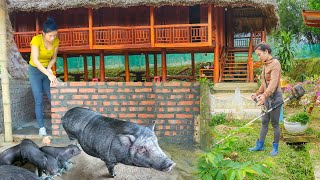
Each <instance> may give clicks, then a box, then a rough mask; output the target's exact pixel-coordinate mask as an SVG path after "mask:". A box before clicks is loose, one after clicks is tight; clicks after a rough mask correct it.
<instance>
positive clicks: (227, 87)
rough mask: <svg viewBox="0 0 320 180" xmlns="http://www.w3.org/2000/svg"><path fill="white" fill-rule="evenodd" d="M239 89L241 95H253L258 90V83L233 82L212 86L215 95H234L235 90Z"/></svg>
mask: <svg viewBox="0 0 320 180" xmlns="http://www.w3.org/2000/svg"><path fill="white" fill-rule="evenodd" d="M237 87H238V88H239V89H240V92H241V94H242V93H244V92H246V93H255V92H256V91H257V90H258V88H259V87H258V83H245V82H243V83H235V82H221V83H216V84H214V90H215V92H217V93H234V91H235V90H236V88H237Z"/></svg>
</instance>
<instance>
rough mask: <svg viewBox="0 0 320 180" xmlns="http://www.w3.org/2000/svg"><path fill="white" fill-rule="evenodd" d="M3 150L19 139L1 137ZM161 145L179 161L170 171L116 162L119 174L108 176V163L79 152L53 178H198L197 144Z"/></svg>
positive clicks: (59, 143) (63, 141) (61, 141)
mask: <svg viewBox="0 0 320 180" xmlns="http://www.w3.org/2000/svg"><path fill="white" fill-rule="evenodd" d="M34 141H35V142H36V143H37V144H38V145H39V146H40V147H41V146H44V145H45V144H43V143H42V142H41V140H39V139H37V140H36V139H34ZM0 142H1V143H0V152H2V151H4V150H5V149H7V148H9V147H11V146H14V145H16V144H17V143H3V141H0ZM71 143H73V144H74V143H75V142H72V141H69V140H66V139H52V144H51V146H66V145H68V144H71ZM160 146H161V148H162V149H163V150H164V152H165V153H166V154H167V155H168V157H170V158H171V159H172V160H173V161H174V162H175V163H176V164H177V165H176V166H175V167H174V168H173V170H171V171H170V172H161V171H157V170H154V169H149V168H141V167H134V166H127V165H123V164H118V165H116V166H115V172H116V177H115V178H111V177H110V176H109V173H108V170H107V167H106V165H105V164H104V162H103V161H101V160H100V159H98V158H94V157H92V156H89V155H87V154H86V153H85V152H83V151H82V152H81V154H80V155H78V156H76V157H74V158H72V159H71V161H72V162H74V164H73V165H72V167H71V168H70V170H69V171H67V172H66V173H63V174H62V175H61V176H56V177H54V178H53V179H54V180H102V179H114V180H149V179H150V180H185V179H187V180H192V179H195V177H194V174H193V173H194V171H195V165H194V162H195V159H196V153H195V152H196V151H198V150H197V149H196V148H194V147H190V146H188V147H185V146H181V145H173V144H168V143H160Z"/></svg>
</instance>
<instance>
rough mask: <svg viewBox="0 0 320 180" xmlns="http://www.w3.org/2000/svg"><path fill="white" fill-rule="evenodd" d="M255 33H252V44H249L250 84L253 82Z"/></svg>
mask: <svg viewBox="0 0 320 180" xmlns="http://www.w3.org/2000/svg"><path fill="white" fill-rule="evenodd" d="M252 36H253V32H251V35H250V42H249V52H248V76H249V82H253V59H252V53H253V47H252V46H253V45H252V43H253V37H252Z"/></svg>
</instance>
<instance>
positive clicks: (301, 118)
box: [287, 112, 310, 125]
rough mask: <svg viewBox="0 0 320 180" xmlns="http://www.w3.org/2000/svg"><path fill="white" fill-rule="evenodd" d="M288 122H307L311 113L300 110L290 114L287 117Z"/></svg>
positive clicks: (303, 123)
mask: <svg viewBox="0 0 320 180" xmlns="http://www.w3.org/2000/svg"><path fill="white" fill-rule="evenodd" d="M287 121H288V122H300V123H301V124H302V125H305V124H307V123H308V122H309V121H310V118H309V114H308V113H307V112H300V113H297V114H294V115H292V116H290V117H289V118H288V119H287Z"/></svg>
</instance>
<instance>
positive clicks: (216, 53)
mask: <svg viewBox="0 0 320 180" xmlns="http://www.w3.org/2000/svg"><path fill="white" fill-rule="evenodd" d="M218 12H219V11H218V8H217V7H216V8H214V23H215V27H216V30H215V31H214V34H215V35H214V36H215V40H216V43H215V47H214V75H213V76H214V77H213V82H214V83H218V81H219V66H220V65H219V52H220V48H219V46H220V42H219V40H220V38H219V34H218V31H219V29H220V27H219V18H220V17H218V16H219V13H218Z"/></svg>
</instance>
